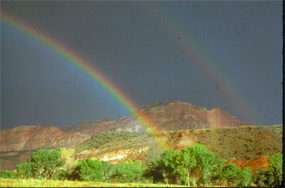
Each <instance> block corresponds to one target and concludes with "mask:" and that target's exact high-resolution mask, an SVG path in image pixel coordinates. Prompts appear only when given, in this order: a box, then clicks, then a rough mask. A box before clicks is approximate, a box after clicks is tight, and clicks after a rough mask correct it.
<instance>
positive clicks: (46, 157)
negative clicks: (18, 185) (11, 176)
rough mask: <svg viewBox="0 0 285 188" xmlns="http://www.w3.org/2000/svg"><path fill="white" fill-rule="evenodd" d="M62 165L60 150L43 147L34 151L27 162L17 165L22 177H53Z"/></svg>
mask: <svg viewBox="0 0 285 188" xmlns="http://www.w3.org/2000/svg"><path fill="white" fill-rule="evenodd" d="M62 165H63V161H62V160H60V152H59V151H58V150H45V149H41V150H38V151H36V152H33V153H32V154H31V156H30V157H29V158H28V159H27V163H20V164H19V165H17V175H18V177H21V178H28V177H34V178H51V177H52V176H53V174H54V173H55V172H56V170H58V169H59V168H60V167H61V166H62Z"/></svg>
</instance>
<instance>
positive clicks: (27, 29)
mask: <svg viewBox="0 0 285 188" xmlns="http://www.w3.org/2000/svg"><path fill="white" fill-rule="evenodd" d="M1 22H4V23H5V24H8V25H9V26H11V27H13V28H15V29H16V30H18V31H20V32H21V33H24V34H25V35H27V36H29V37H30V38H32V39H34V40H36V41H38V42H39V43H40V44H41V45H43V46H46V47H48V48H49V49H51V50H52V51H54V52H56V53H57V54H59V55H60V56H61V57H63V58H64V59H66V60H68V62H70V63H71V64H72V65H73V66H75V67H77V68H78V69H80V70H81V71H82V72H84V73H85V74H86V75H88V76H89V77H90V78H92V79H93V80H94V81H95V82H96V83H97V84H98V85H100V87H101V88H103V89H104V90H105V91H107V93H108V94H109V95H110V96H111V97H113V98H114V99H115V100H116V101H118V102H119V104H120V105H122V106H123V107H124V109H126V110H127V111H128V112H129V113H130V114H131V115H132V116H133V117H134V118H135V119H136V120H137V121H138V122H139V123H140V124H141V125H143V126H144V127H145V128H146V130H148V131H149V132H150V133H151V134H153V132H154V128H153V127H154V125H153V124H152V123H151V122H150V121H149V120H147V119H146V117H144V116H143V115H140V114H138V113H137V112H136V109H138V107H137V105H136V104H135V103H134V102H133V101H132V100H131V99H130V98H129V97H127V96H126V94H125V93H124V92H123V91H121V90H120V89H119V88H117V87H116V86H115V84H114V83H112V82H110V81H109V80H108V79H107V78H106V77H105V76H104V75H103V74H102V73H100V71H99V70H98V69H96V68H95V67H94V66H93V65H91V63H90V62H88V61H86V60H85V59H83V58H82V57H80V56H79V55H78V54H76V53H75V52H74V51H72V50H70V49H68V48H67V47H66V46H64V45H63V44H61V43H59V42H58V41H56V40H55V39H53V38H52V37H50V36H48V35H46V34H45V33H44V32H41V31H39V30H33V29H32V27H31V26H29V25H28V24H27V23H24V22H22V21H20V20H19V19H17V18H15V17H13V16H11V15H9V14H7V13H5V12H2V13H1ZM154 138H155V140H156V141H157V143H158V144H159V145H160V147H162V148H163V149H166V148H167V146H166V145H165V144H164V143H163V142H161V141H160V140H159V139H158V138H157V137H155V136H154Z"/></svg>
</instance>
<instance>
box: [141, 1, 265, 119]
mask: <svg viewBox="0 0 285 188" xmlns="http://www.w3.org/2000/svg"><path fill="white" fill-rule="evenodd" d="M140 5H141V6H142V7H143V8H144V10H145V11H147V12H148V13H149V14H150V15H152V17H153V18H154V19H153V20H155V21H156V22H157V24H159V25H160V26H161V27H164V28H165V31H168V32H169V33H170V35H172V36H175V37H178V36H179V37H180V38H181V40H177V41H178V42H179V44H181V46H182V47H183V48H182V50H184V51H185V52H186V54H188V55H189V58H190V59H191V58H194V59H196V60H197V62H198V63H199V66H200V67H201V68H202V69H203V71H204V72H205V73H206V74H207V75H209V76H211V77H212V78H213V80H215V82H216V83H218V84H219V85H220V86H221V88H224V92H223V94H224V95H225V96H226V98H225V100H227V102H228V103H229V104H231V106H232V107H235V109H237V110H238V112H239V113H240V114H242V115H243V117H244V118H246V119H247V120H248V121H250V122H254V121H255V120H258V119H262V118H260V117H259V115H257V114H256V113H255V111H251V110H250V109H251V108H252V106H251V105H252V102H250V101H249V100H248V99H247V98H246V97H245V96H244V93H242V90H241V89H239V88H238V87H237V84H235V83H234V82H233V81H232V79H231V76H230V75H228V74H227V71H225V70H224V68H223V67H221V65H220V63H219V62H217V61H216V60H215V59H214V58H212V57H211V55H210V53H209V52H207V50H206V48H205V47H202V46H200V45H199V42H198V41H197V39H195V38H194V37H193V36H194V35H193V34H191V33H189V31H188V30H187V32H186V30H185V29H184V26H183V25H181V24H179V21H178V20H179V19H178V18H177V19H176V16H175V14H171V15H170V13H171V12H172V11H171V10H169V9H167V8H166V7H163V6H158V4H156V3H155V2H141V4H140Z"/></svg>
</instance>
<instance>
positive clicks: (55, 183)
mask: <svg viewBox="0 0 285 188" xmlns="http://www.w3.org/2000/svg"><path fill="white" fill-rule="evenodd" d="M178 186H179V187H184V186H181V185H170V184H153V183H102V182H87V181H69V180H44V179H43V180H38V179H4V178H0V187H178Z"/></svg>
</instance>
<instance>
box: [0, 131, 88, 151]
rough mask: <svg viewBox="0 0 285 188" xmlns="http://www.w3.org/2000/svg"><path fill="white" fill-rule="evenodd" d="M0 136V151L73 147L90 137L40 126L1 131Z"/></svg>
mask: <svg viewBox="0 0 285 188" xmlns="http://www.w3.org/2000/svg"><path fill="white" fill-rule="evenodd" d="M0 134H1V142H0V151H21V150H35V149H41V148H42V149H43V148H61V147H73V146H75V145H77V144H78V143H79V142H82V141H84V140H86V139H88V138H90V136H91V135H88V134H82V133H80V132H73V133H66V132H63V131H61V130H60V128H58V127H42V126H41V125H37V126H18V127H14V128H12V129H3V130H1V133H0Z"/></svg>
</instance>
